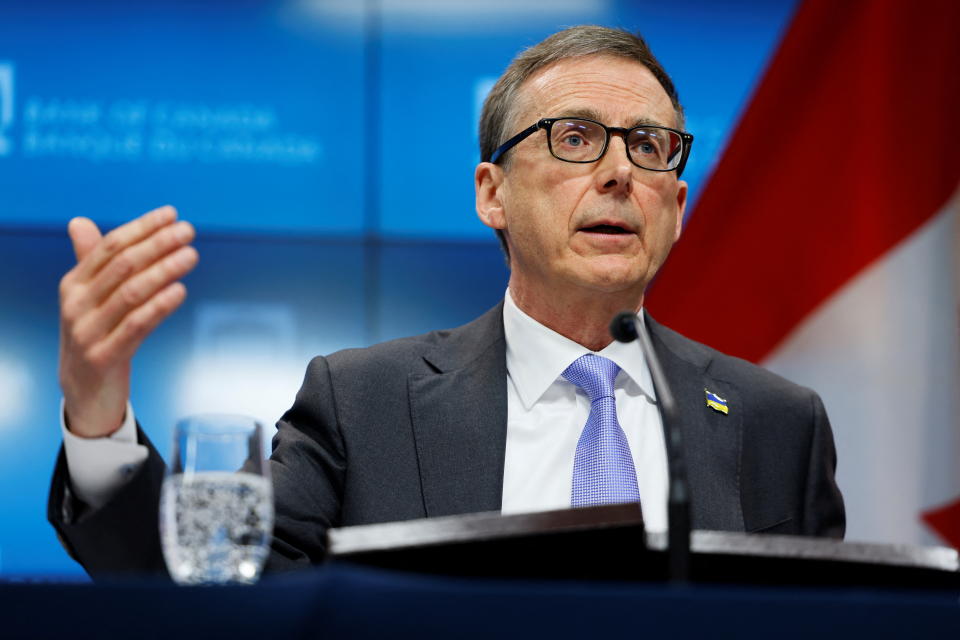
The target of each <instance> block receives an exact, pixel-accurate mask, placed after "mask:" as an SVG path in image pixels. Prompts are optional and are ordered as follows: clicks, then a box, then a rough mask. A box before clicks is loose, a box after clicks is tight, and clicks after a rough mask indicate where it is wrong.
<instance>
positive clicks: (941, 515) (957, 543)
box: [921, 498, 960, 549]
mask: <svg viewBox="0 0 960 640" xmlns="http://www.w3.org/2000/svg"><path fill="white" fill-rule="evenodd" d="M921 517H922V518H923V521H924V522H926V523H927V525H929V526H930V528H931V529H932V530H934V531H936V532H937V534H939V536H940V537H941V538H943V539H944V541H946V543H947V544H949V545H950V546H952V547H953V548H954V549H960V498H958V499H957V500H955V501H954V502H952V503H950V504H948V505H944V506H942V507H940V508H938V509H931V510H930V511H927V512H925V513H923V514H921Z"/></svg>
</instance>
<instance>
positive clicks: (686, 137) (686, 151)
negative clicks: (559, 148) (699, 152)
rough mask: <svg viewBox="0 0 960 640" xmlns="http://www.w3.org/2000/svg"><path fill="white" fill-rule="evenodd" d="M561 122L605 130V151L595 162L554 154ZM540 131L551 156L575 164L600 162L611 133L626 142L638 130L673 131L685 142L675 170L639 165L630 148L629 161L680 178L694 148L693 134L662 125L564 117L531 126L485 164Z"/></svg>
mask: <svg viewBox="0 0 960 640" xmlns="http://www.w3.org/2000/svg"><path fill="white" fill-rule="evenodd" d="M561 120H580V121H583V122H591V123H593V124H595V125H597V126H599V127H602V128H603V130H604V131H605V132H606V134H607V135H606V139H605V140H604V142H603V149H601V150H600V154H599V155H597V157H596V158H595V159H594V160H567V159H565V158H561V157H560V156H558V155H557V154H556V153H554V152H553V139H552V138H551V136H550V133H551V130H552V129H553V125H554V123H555V122H559V121H561ZM540 129H543V130H544V131H546V132H547V147H548V148H549V149H550V155H552V156H553V157H554V158H556V159H557V160H560V161H561V162H573V163H575V164H590V163H591V162H599V161H600V159H601V158H602V157H603V156H604V154H605V153H606V152H607V147H609V146H610V134H611V133H619V134H620V135H622V136H623V139H624V141H626V140H628V139H629V135H630V132H631V131H634V130H636V129H662V130H664V131H672V132H673V133H675V134H677V135H678V136H680V140H681V141H682V142H683V149H682V150H681V152H680V154H681V155H680V162H678V163H677V166H675V167H674V168H673V169H651V168H650V167H644V166H643V165H641V164H638V163H637V161H636V160H634V159H633V156H631V155H630V149H629V148H628V149H627V159H628V160H629V161H630V162H631V163H632V164H633V165H634V166H637V167H640V168H641V169H646V170H647V171H660V172H667V171H676V172H677V177H678V178H679V177H680V175H681V174H682V173H683V169H684V167H686V166H687V159H688V158H689V157H690V148H691V147H692V146H693V134H691V133H686V132H685V131H679V130H677V129H671V128H670V127H662V126H660V125H654V124H650V125H640V126H637V127H630V128H629V129H628V128H626V127H608V126H607V125H605V124H603V123H602V122H597V121H596V120H591V119H590V118H580V117H578V116H563V117H560V118H542V119H540V120H538V121H537V122H535V123H534V124H532V125H530V126H529V127H527V128H526V129H524V130H523V131H521V132H520V133H518V134H517V135H515V136H513V137H512V138H510V139H509V140H507V141H506V142H504V143H503V144H502V145H500V146H499V147H497V149H496V150H495V151H494V152H493V153H492V154H491V155H490V158H489V159H488V160H485V162H492V163H493V164H496V163H497V160H499V159H500V158H502V157H503V154H505V153H506V152H507V151H509V150H510V149H512V148H514V147H515V146H517V145H518V144H520V143H521V142H523V141H524V140H526V139H527V138H529V137H530V136H532V135H533V134H534V133H536V132H537V131H539V130H540Z"/></svg>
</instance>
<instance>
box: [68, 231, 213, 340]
mask: <svg viewBox="0 0 960 640" xmlns="http://www.w3.org/2000/svg"><path fill="white" fill-rule="evenodd" d="M198 260H199V256H198V254H197V250H196V249H194V248H193V247H181V248H180V249H178V250H176V251H174V252H173V253H171V254H169V255H167V256H165V257H163V258H162V259H160V260H157V261H156V262H154V263H153V264H152V265H151V266H150V267H148V268H146V269H144V270H143V271H140V272H139V273H137V274H136V275H134V276H132V277H130V278H129V279H127V280H125V281H124V282H122V283H121V284H120V286H118V287H117V288H116V289H115V290H114V291H113V293H111V294H110V296H109V297H108V298H107V300H106V301H105V302H104V303H103V304H102V305H100V306H99V307H98V308H96V309H92V310H90V311H89V312H88V313H86V314H84V316H83V317H82V318H81V319H79V320H78V322H77V323H76V326H75V332H74V335H75V336H77V338H78V339H79V340H80V341H82V342H85V343H89V342H91V341H93V340H97V339H99V338H101V337H102V336H104V335H106V334H108V333H111V332H113V331H114V328H115V327H116V326H117V324H118V323H119V322H120V321H121V320H122V319H124V318H125V317H127V316H129V315H130V314H133V313H136V312H137V310H138V308H139V307H142V306H149V305H150V304H155V303H154V302H153V301H152V298H154V297H155V296H157V295H158V294H162V293H163V291H164V290H165V287H167V285H169V284H170V283H172V282H174V281H175V280H179V279H180V278H182V277H183V276H185V275H186V274H187V273H189V272H190V271H191V270H192V269H193V268H194V267H195V266H196V264H197V262H198ZM162 302H163V301H161V305H160V306H161V307H163V306H164V305H163V304H162Z"/></svg>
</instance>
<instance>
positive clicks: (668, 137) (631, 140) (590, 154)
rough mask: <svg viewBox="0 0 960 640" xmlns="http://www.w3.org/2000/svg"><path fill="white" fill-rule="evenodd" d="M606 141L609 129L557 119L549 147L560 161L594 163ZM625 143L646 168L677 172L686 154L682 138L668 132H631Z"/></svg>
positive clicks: (654, 129) (640, 129) (649, 129)
mask: <svg viewBox="0 0 960 640" xmlns="http://www.w3.org/2000/svg"><path fill="white" fill-rule="evenodd" d="M606 142H607V132H606V130H604V128H603V127H602V126H600V125H599V124H597V123H595V122H590V121H589V120H578V119H576V118H570V119H566V120H557V121H556V122H554V123H553V127H552V129H551V130H550V148H551V149H552V151H553V154H554V155H555V156H557V157H558V158H559V159H561V160H569V161H571V162H593V161H595V160H597V159H598V158H600V156H601V155H603V150H604V147H605V145H606ZM626 142H627V153H628V154H629V156H630V159H631V160H633V162H634V163H635V164H637V165H639V166H641V167H645V168H647V169H656V170H660V171H669V170H671V169H675V168H676V167H677V165H678V164H679V163H680V159H681V156H682V155H683V154H682V153H680V152H681V151H682V150H683V139H682V138H681V137H680V136H679V135H678V134H677V133H676V132H674V131H670V130H669V129H661V128H659V127H638V128H636V129H631V130H630V133H629V136H628V139H627V141H626Z"/></svg>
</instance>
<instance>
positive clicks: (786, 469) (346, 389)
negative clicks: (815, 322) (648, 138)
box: [49, 305, 844, 576]
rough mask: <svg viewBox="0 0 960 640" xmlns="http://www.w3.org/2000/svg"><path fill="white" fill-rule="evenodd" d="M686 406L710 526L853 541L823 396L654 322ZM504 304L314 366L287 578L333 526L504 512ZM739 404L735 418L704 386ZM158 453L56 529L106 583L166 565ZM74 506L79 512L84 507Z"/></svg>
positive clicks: (291, 467) (287, 519)
mask: <svg viewBox="0 0 960 640" xmlns="http://www.w3.org/2000/svg"><path fill="white" fill-rule="evenodd" d="M647 321H648V327H649V329H650V333H651V336H652V339H653V342H654V348H655V349H656V351H657V354H658V355H659V357H660V358H661V360H662V365H663V368H664V372H665V374H666V376H667V378H668V380H669V381H670V383H671V385H672V388H673V391H674V394H675V395H676V400H677V404H678V407H679V412H680V422H681V428H682V429H683V435H684V444H685V448H686V455H687V467H688V473H689V481H690V490H691V496H692V499H691V503H692V505H691V506H692V524H693V527H694V528H698V529H715V530H726V531H748V532H776V533H784V534H799V535H813V536H834V537H842V535H843V531H844V509H843V500H842V498H841V495H840V492H839V490H838V489H837V486H836V483H835V481H834V468H835V465H836V456H835V451H834V445H833V437H832V434H831V431H830V424H829V422H828V420H827V416H826V413H825V411H824V408H823V405H822V403H821V401H820V399H819V397H818V396H817V395H816V394H815V393H814V392H812V391H810V390H809V389H805V388H803V387H799V386H797V385H794V384H792V383H790V382H788V381H786V380H784V379H783V378H780V377H779V376H776V375H774V374H772V373H770V372H768V371H765V370H764V369H761V368H759V367H757V366H755V365H752V364H750V363H748V362H746V361H743V360H739V359H736V358H731V357H729V356H726V355H723V354H721V353H719V352H717V351H715V350H713V349H710V348H709V347H705V346H703V345H701V344H698V343H696V342H693V341H691V340H688V339H687V338H684V337H683V336H681V335H679V334H677V333H675V332H673V331H671V330H670V329H667V328H666V327H663V326H661V325H659V324H657V323H656V322H655V321H654V320H653V319H652V318H649V316H648V318H647ZM505 353H506V350H505V341H504V333H503V319H502V305H498V306H497V307H495V308H494V309H491V310H490V311H489V312H487V313H486V314H484V315H483V316H481V317H480V318H478V319H477V320H475V321H473V322H471V323H470V324H467V325H465V326H463V327H460V328H457V329H453V330H448V331H435V332H432V333H428V334H425V335H422V336H416V337H412V338H404V339H401V340H394V341H391V342H386V343H383V344H379V345H376V346H373V347H370V348H367V349H351V350H346V351H340V352H338V353H335V354H333V355H331V356H328V357H317V358H314V359H313V360H312V361H311V362H310V365H309V367H308V368H307V373H306V377H305V379H304V382H303V386H302V387H301V389H300V391H299V393H298V394H297V398H296V401H295V402H294V405H293V407H292V408H291V409H290V410H289V411H287V413H286V414H284V416H283V417H282V418H281V419H280V421H279V422H278V428H279V431H278V433H277V436H276V438H275V439H274V451H273V456H272V458H271V461H272V463H271V465H270V469H271V473H272V476H273V483H274V488H275V499H276V523H275V527H274V545H273V553H272V555H271V559H270V565H271V567H272V568H287V567H293V566H299V565H302V564H306V563H309V562H319V561H320V560H322V558H323V556H324V553H325V545H326V541H325V532H326V530H327V528H329V527H332V526H343V525H352V524H361V523H370V522H384V521H391V520H405V519H413V518H422V517H432V516H443V515H452V514H458V513H469V512H477V511H495V510H499V509H500V505H501V493H502V488H503V464H504V451H505V447H506V432H507V386H506V380H507V370H506V356H505ZM705 388H707V389H710V391H713V392H714V393H717V394H718V395H720V396H722V397H724V398H726V400H727V404H728V406H729V408H730V410H729V414H727V415H724V414H722V413H719V412H716V411H714V410H712V409H710V408H708V407H707V406H706V400H705V396H704V389H705ZM139 437H140V439H141V442H143V443H145V444H147V445H148V446H149V447H150V456H149V458H148V460H147V461H146V463H145V464H144V465H143V467H141V469H140V470H139V471H138V472H137V474H136V475H135V476H134V478H133V479H132V480H131V481H130V482H129V483H128V484H127V485H125V486H124V487H123V488H122V489H121V490H120V492H119V493H118V494H117V496H116V497H115V498H114V499H113V500H112V501H111V502H110V503H109V504H108V505H106V506H105V507H103V508H101V509H99V510H96V511H91V512H87V513H83V512H80V511H82V508H81V509H78V507H80V505H77V504H76V503H75V501H71V500H70V499H69V496H67V495H65V493H66V491H65V488H66V486H67V484H66V478H67V474H66V468H65V464H64V457H63V454H62V452H61V456H60V459H59V460H58V464H57V468H56V470H55V474H54V479H53V484H52V487H51V494H50V502H49V517H50V521H51V522H52V523H53V525H54V526H55V527H56V528H57V531H58V533H59V535H60V537H61V540H62V541H63V542H64V544H65V546H66V547H67V549H68V550H69V551H70V552H71V554H72V555H74V557H75V558H77V559H78V560H79V561H80V562H81V563H82V564H83V565H84V567H85V568H86V569H87V570H88V571H89V572H90V573H91V575H94V576H96V575H98V574H110V573H117V572H123V571H131V570H141V571H142V570H146V571H162V569H163V563H162V559H161V555H160V545H159V537H158V533H157V515H156V514H157V504H158V500H159V487H160V484H161V481H162V476H163V462H162V460H161V459H160V457H159V456H158V455H157V453H156V451H155V450H154V449H153V447H152V446H151V445H150V444H149V441H148V440H147V439H146V436H145V435H144V434H143V433H142V432H140V436H139ZM71 511H73V512H71Z"/></svg>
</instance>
